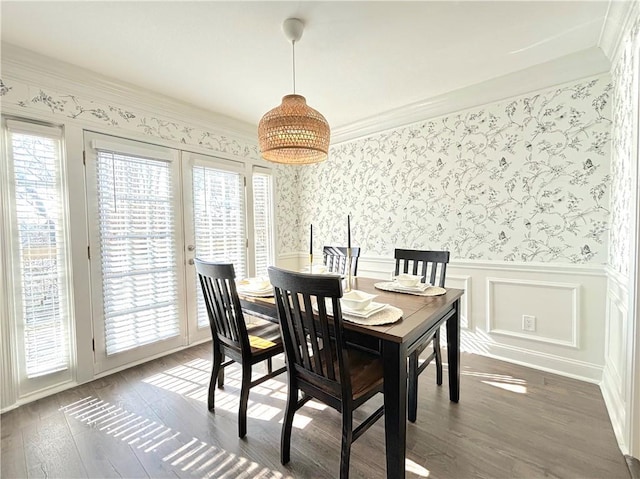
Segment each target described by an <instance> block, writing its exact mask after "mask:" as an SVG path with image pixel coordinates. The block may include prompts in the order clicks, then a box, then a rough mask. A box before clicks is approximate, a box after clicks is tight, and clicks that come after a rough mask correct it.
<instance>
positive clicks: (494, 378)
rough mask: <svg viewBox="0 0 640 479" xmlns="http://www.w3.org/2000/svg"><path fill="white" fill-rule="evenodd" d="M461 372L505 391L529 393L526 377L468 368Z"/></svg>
mask: <svg viewBox="0 0 640 479" xmlns="http://www.w3.org/2000/svg"><path fill="white" fill-rule="evenodd" d="M460 374H462V375H463V376H471V377H475V378H479V379H480V382H482V383H484V384H487V385H489V386H493V387H496V388H500V389H504V390H505V391H510V392H512V393H518V394H527V381H526V379H520V378H514V377H513V376H509V375H506V374H495V373H482V372H479V371H472V370H469V369H468V368H465V369H464V370H463V371H462V372H461V373H460Z"/></svg>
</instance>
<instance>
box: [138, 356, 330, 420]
mask: <svg viewBox="0 0 640 479" xmlns="http://www.w3.org/2000/svg"><path fill="white" fill-rule="evenodd" d="M262 374H263V372H262V371H256V372H255V373H254V379H255V378H257V377H260V376H261V375H262ZM210 377H211V361H205V360H204V359H194V360H191V361H188V362H186V363H184V364H181V365H180V366H176V367H173V368H170V369H167V370H166V371H163V372H161V373H157V374H154V375H153V376H149V377H148V378H145V379H143V380H142V381H143V382H144V383H147V384H151V385H153V386H156V387H159V388H162V389H165V390H167V391H171V392H174V393H176V394H180V395H181V396H185V397H188V398H191V399H195V400H197V401H201V402H203V403H206V402H207V397H208V389H209V379H210ZM241 386H242V369H241V368H240V366H237V367H234V366H230V367H227V368H225V378H224V387H223V389H219V388H216V391H215V408H216V410H223V411H228V412H231V413H237V412H238V408H239V405H240V388H241ZM260 396H263V397H270V398H274V399H277V400H280V401H282V407H274V406H271V405H269V404H265V403H264V402H261V401H260V399H259V398H260ZM286 400H287V383H286V376H285V375H284V374H283V375H282V378H280V377H277V378H271V379H269V380H267V381H265V382H264V383H262V384H259V385H257V386H255V387H253V388H251V390H250V392H249V403H248V405H247V417H249V418H253V419H260V420H263V421H271V420H273V419H274V418H275V417H276V416H278V415H280V416H282V414H283V412H284V407H285V403H286ZM306 407H311V408H314V409H317V410H320V411H321V410H324V409H326V408H327V407H328V406H326V405H325V404H322V403H319V402H317V401H309V402H308V403H307V404H306ZM310 422H311V419H310V418H308V417H305V416H303V415H301V414H300V413H297V414H296V416H295V420H294V422H293V426H294V427H296V428H299V429H303V428H304V427H306V425H307V424H309V423H310Z"/></svg>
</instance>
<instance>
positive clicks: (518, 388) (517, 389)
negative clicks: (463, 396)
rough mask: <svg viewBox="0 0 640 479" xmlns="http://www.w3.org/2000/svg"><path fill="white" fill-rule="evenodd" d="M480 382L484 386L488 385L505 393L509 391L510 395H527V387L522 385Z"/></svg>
mask: <svg viewBox="0 0 640 479" xmlns="http://www.w3.org/2000/svg"><path fill="white" fill-rule="evenodd" d="M482 382H483V383H484V384H488V385H489V386H493V387H496V388H500V389H504V390H505V391H511V392H512V393H518V394H527V386H523V385H522V384H510V383H502V382H497V381H482Z"/></svg>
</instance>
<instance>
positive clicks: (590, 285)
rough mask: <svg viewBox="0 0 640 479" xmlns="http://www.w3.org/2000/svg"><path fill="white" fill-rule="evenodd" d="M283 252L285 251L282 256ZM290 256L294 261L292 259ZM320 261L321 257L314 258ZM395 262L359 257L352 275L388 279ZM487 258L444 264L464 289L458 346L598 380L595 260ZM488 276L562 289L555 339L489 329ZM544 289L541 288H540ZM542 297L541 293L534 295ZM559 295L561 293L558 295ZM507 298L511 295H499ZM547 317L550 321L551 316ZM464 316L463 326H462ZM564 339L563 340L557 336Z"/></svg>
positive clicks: (451, 280)
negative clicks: (540, 261) (559, 331)
mask: <svg viewBox="0 0 640 479" xmlns="http://www.w3.org/2000/svg"><path fill="white" fill-rule="evenodd" d="M283 256H285V255H283ZM294 258H296V259H297V262H294V261H293V260H294ZM286 259H287V260H288V261H289V262H290V264H292V265H293V264H295V265H296V266H295V267H299V266H298V265H302V264H305V262H306V261H308V253H306V252H305V253H303V252H298V253H288V254H287V255H286ZM320 261H321V260H320ZM394 265H395V261H394V259H393V258H389V257H378V256H366V255H365V256H361V257H360V262H359V265H358V274H359V275H360V276H364V277H372V278H379V279H380V280H383V281H384V280H387V281H388V280H389V279H390V277H391V273H392V271H393V268H394ZM530 266H531V265H529V264H523V263H506V262H499V261H496V262H492V261H454V262H451V263H449V268H448V269H447V284H448V285H449V286H450V287H456V288H464V289H465V294H464V295H463V296H462V304H461V326H463V327H462V328H461V341H462V343H461V344H462V349H463V350H464V351H467V352H472V353H475V354H480V355H485V356H491V357H494V358H496V359H502V360H505V361H509V362H514V363H517V364H521V365H524V366H528V367H531V368H535V369H540V370H543V371H548V372H552V373H554V374H560V375H562V376H567V377H572V378H575V379H580V380H584V381H589V382H593V383H598V382H600V381H601V379H602V371H603V368H604V352H603V351H604V344H603V339H602V338H603V337H604V334H605V325H604V321H603V318H604V316H605V311H606V305H605V294H604V292H605V291H606V274H605V270H604V266H601V265H573V264H558V263H554V264H536V265H534V266H533V267H530ZM487 278H490V279H491V280H492V282H493V284H495V283H496V282H508V283H509V284H520V285H522V287H523V288H524V289H525V290H527V288H533V289H532V291H533V292H534V294H536V288H538V289H539V288H540V285H542V286H544V287H547V288H548V287H556V286H557V287H558V290H559V291H560V292H561V293H565V294H566V298H565V299H564V300H563V303H562V304H563V311H564V310H566V311H568V313H567V315H566V317H565V318H562V321H563V322H564V324H563V327H564V328H565V329H564V330H563V331H567V337H566V338H564V337H561V338H560V339H561V341H553V339H552V340H549V339H548V338H546V337H541V338H538V337H530V336H529V335H523V337H520V336H517V335H509V334H507V335H505V334H495V333H496V331H488V330H487V329H488V328H487V302H488V300H487V291H488V286H487V285H488V284H489V287H491V286H490V285H491V283H490V282H488V280H487ZM543 293H544V292H543ZM538 296H539V297H541V298H544V294H542V295H540V294H539V295H538ZM561 298H562V296H561ZM500 300H501V301H503V300H504V301H511V300H513V298H510V297H508V298H504V299H503V298H501V299H500ZM555 320H556V318H553V319H552V321H555ZM465 321H466V325H465ZM562 339H566V341H564V342H563V341H562Z"/></svg>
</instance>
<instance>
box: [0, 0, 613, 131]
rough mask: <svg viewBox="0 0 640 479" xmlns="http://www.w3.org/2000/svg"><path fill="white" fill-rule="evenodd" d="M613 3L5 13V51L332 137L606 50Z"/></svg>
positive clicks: (126, 4)
mask: <svg viewBox="0 0 640 479" xmlns="http://www.w3.org/2000/svg"><path fill="white" fill-rule="evenodd" d="M608 9H609V1H576V0H573V1H565V2H559V1H546V2H545V1H533V2H526V1H497V2H485V1H467V2H457V1H456V2H454V1H436V2H373V1H369V2H344V1H334V2H315V1H300V2H271V1H263V2H240V1H235V2H217V1H216V2H205V1H196V2H180V1H173V2H131V1H119V2H57V1H47V2H21V1H18V2H12V1H6V0H3V1H1V2H0V13H1V16H2V41H3V42H7V43H9V44H13V45H16V46H19V47H22V48H26V49H29V50H32V51H35V52H37V53H40V54H43V55H46V56H49V57H53V58H56V59H59V60H63V61H65V62H68V63H72V64H75V65H77V66H80V67H83V68H86V69H89V70H92V71H94V72H97V73H101V74H103V75H107V76H109V77H112V78H116V79H119V80H122V81H125V82H127V83H131V84H134V85H137V86H140V87H143V88H145V89H148V90H150V91H154V92H157V93H161V94H165V95H168V96H170V97H173V98H175V99H178V100H181V101H184V102H188V103H190V104H193V105H196V106H199V107H201V108H204V109H207V110H211V111H213V112H217V113H221V114H224V115H227V116H230V117H233V118H236V119H238V120H241V121H244V122H248V123H250V124H253V125H256V124H257V123H258V121H259V119H260V118H261V116H262V115H263V114H264V113H265V112H266V111H267V110H269V109H271V108H273V107H275V106H276V105H277V104H279V103H280V99H281V97H282V96H283V95H285V94H287V93H291V91H292V73H291V67H292V52H291V44H290V43H289V42H288V40H287V39H286V38H285V37H284V34H283V33H282V30H281V26H282V22H283V20H284V19H285V18H287V17H292V16H293V17H298V18H300V19H302V20H303V21H304V22H305V23H306V28H305V31H304V34H303V36H302V39H301V40H300V42H299V43H297V44H296V78H297V93H299V94H302V95H304V96H306V98H307V101H308V103H309V105H311V106H312V107H314V108H316V109H317V110H319V111H320V112H321V113H323V114H324V116H325V117H326V118H327V120H328V121H329V123H330V125H331V126H332V129H334V128H337V127H341V126H345V125H349V124H352V123H354V122H357V121H360V120H363V119H367V118H370V117H373V116H375V115H379V114H381V113H384V112H388V111H390V110H395V109H398V108H401V107H403V106H405V105H410V104H413V103H416V102H420V101H423V100H425V99H429V98H433V97H435V96H437V95H442V94H445V93H447V92H450V91H453V90H456V89H459V88H463V87H466V86H469V85H474V84H477V83H480V82H483V81H486V80H489V79H491V78H495V77H499V76H502V75H505V74H508V73H511V72H515V71H519V70H522V69H525V68H528V67H531V66H533V65H536V64H540V63H543V62H547V61H551V60H554V59H557V58H559V57H562V56H564V55H568V54H572V53H574V52H578V51H582V50H585V49H589V48H594V47H597V46H598V45H599V44H600V41H601V35H602V32H603V27H604V25H605V20H606V18H607V12H608Z"/></svg>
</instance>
